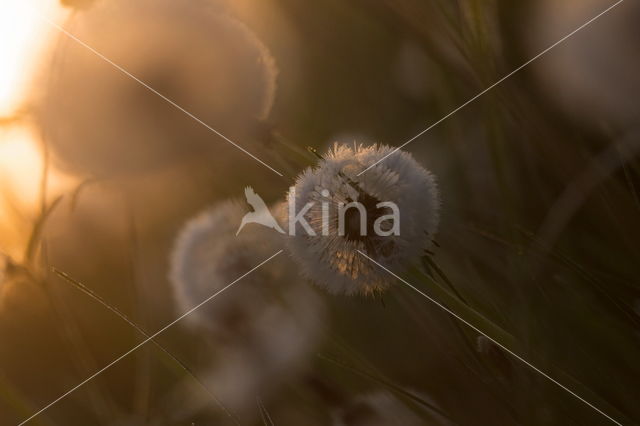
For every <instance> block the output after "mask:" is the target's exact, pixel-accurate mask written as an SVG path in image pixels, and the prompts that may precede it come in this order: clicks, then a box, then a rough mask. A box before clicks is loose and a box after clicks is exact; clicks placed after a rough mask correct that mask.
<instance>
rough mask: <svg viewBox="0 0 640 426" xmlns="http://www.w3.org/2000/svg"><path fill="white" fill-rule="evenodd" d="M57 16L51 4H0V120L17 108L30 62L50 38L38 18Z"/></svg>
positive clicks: (19, 0)
mask: <svg viewBox="0 0 640 426" xmlns="http://www.w3.org/2000/svg"><path fill="white" fill-rule="evenodd" d="M61 12H62V10H61V9H60V8H59V6H57V3H56V2H54V1H52V0H39V1H24V0H9V1H3V2H2V3H0V116H6V115H10V114H12V113H13V112H14V111H15V109H16V108H17V107H18V106H19V104H20V101H21V99H22V96H23V95H24V92H25V90H26V86H27V84H28V82H29V76H30V75H31V74H32V73H31V71H32V68H33V66H34V62H35V60H36V58H37V56H38V53H39V51H40V49H41V48H42V47H43V46H44V43H45V42H46V40H47V37H48V36H49V35H50V34H51V28H50V26H48V25H47V24H46V23H45V22H44V21H43V20H42V19H41V18H40V16H39V14H40V13H42V14H46V16H48V17H51V18H55V17H58V16H60V14H61Z"/></svg>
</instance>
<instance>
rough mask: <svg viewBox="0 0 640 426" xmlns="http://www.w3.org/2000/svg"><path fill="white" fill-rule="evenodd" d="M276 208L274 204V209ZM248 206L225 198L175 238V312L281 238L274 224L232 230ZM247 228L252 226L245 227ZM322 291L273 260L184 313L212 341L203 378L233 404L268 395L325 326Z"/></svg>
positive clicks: (297, 367)
mask: <svg viewBox="0 0 640 426" xmlns="http://www.w3.org/2000/svg"><path fill="white" fill-rule="evenodd" d="M278 210H279V209H278V208H277V207H276V208H274V211H278ZM246 212H247V208H246V207H245V206H244V205H243V204H241V203H240V202H237V201H235V200H232V201H226V202H223V203H221V204H218V205H216V206H214V207H211V208H209V209H207V210H206V211H204V212H202V213H200V214H199V215H197V216H196V217H195V218H194V219H192V220H190V221H189V222H188V223H187V224H186V225H185V227H184V228H183V230H182V231H181V232H180V235H179V236H178V238H177V241H176V245H175V248H174V250H173V255H172V258H171V272H170V280H171V283H172V285H173V288H174V291H175V295H176V300H177V304H178V306H179V309H180V311H187V310H188V309H190V308H192V307H193V306H196V305H197V304H198V303H200V302H202V301H203V300H205V299H206V298H207V297H209V296H210V295H212V294H214V293H215V292H216V291H219V290H220V289H222V288H223V287H225V286H227V285H229V284H230V283H232V282H233V281H235V280H237V279H238V278H239V277H240V276H242V275H244V274H245V273H246V272H247V271H249V270H251V269H252V268H254V267H255V266H257V265H258V264H259V263H260V262H262V261H263V260H264V259H266V258H268V257H269V256H272V255H273V254H274V253H275V252H276V251H278V250H279V249H280V248H281V247H282V245H283V237H282V236H281V234H279V233H278V232H277V231H275V230H272V229H268V228H265V227H262V226H259V225H249V227H250V229H248V230H247V232H242V233H240V234H239V235H237V236H236V230H237V227H238V224H239V221H240V219H241V218H242V217H243V215H244V214H245V213H246ZM249 231H250V232H249ZM325 316H326V312H325V309H324V306H323V304H322V301H321V299H320V297H319V296H318V295H317V294H315V292H314V290H313V289H312V288H311V287H309V286H307V285H305V284H304V283H303V282H301V280H299V279H298V276H297V275H296V268H295V265H292V264H291V263H290V262H287V260H286V259H285V258H282V259H277V260H274V261H272V262H269V263H267V264H264V265H263V266H261V267H260V268H258V269H256V270H255V271H253V272H252V273H251V274H249V275H247V276H246V277H244V278H242V280H241V281H240V282H238V283H237V285H234V286H233V287H232V288H229V289H228V291H226V292H225V293H223V294H220V296H219V297H217V298H216V300H215V302H212V303H210V304H207V305H205V306H203V307H202V308H200V309H198V310H197V311H195V312H194V313H193V314H191V315H190V316H189V317H187V318H186V320H187V321H189V323H190V324H191V325H192V326H194V327H195V328H196V329H198V330H203V331H204V332H205V334H206V336H207V341H209V342H211V344H212V345H211V346H212V348H213V351H214V353H213V355H214V356H213V359H214V361H213V362H212V365H211V367H210V368H209V369H208V370H207V371H206V372H205V373H204V374H203V377H204V380H205V382H206V383H208V384H209V385H210V386H211V388H212V389H215V390H216V393H217V395H218V396H219V397H220V398H221V400H223V401H224V403H225V404H226V405H227V406H228V407H230V408H232V409H233V410H240V411H242V410H245V409H253V407H254V405H253V397H254V395H256V394H265V395H269V394H271V393H274V391H275V387H276V386H279V385H280V384H281V383H282V381H283V380H286V379H287V378H288V377H291V376H292V375H295V374H297V373H298V372H299V371H301V369H302V368H303V366H304V365H305V363H306V362H307V360H308V359H309V354H310V351H312V350H313V348H315V344H316V343H317V342H318V341H319V338H320V335H321V330H322V329H323V328H324V326H325V325H326V321H325V320H324V318H325Z"/></svg>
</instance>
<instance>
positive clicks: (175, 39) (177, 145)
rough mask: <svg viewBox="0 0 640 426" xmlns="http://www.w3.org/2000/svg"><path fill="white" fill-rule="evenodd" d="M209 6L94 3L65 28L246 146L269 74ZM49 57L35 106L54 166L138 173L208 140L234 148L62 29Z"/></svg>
mask: <svg viewBox="0 0 640 426" xmlns="http://www.w3.org/2000/svg"><path fill="white" fill-rule="evenodd" d="M216 3H217V2H215V1H213V0H194V1H189V2H177V1H170V0H110V1H103V2H96V3H95V4H94V5H93V6H92V7H90V8H88V9H87V10H83V11H81V12H79V13H77V14H73V15H72V16H71V18H70V20H69V22H67V23H66V24H65V28H67V29H68V30H69V32H70V33H72V34H73V35H74V36H75V37H77V39H79V40H82V42H83V43H86V44H87V45H89V46H91V47H92V48H93V49H95V50H96V51H97V52H99V53H100V54H101V55H103V56H104V57H106V58H107V59H108V60H110V61H112V62H113V63H115V64H117V65H118V66H120V67H122V68H123V69H124V70H126V72H128V73H130V74H131V75H133V76H134V77H135V78H137V79H139V80H141V81H142V82H144V83H145V84H147V85H148V86H149V87H151V88H152V89H154V90H155V91H157V92H158V93H160V94H161V95H163V96H165V97H166V98H168V99H170V100H171V101H173V102H175V103H176V104H177V105H179V106H180V107H182V108H184V109H185V110H186V111H188V112H189V113H190V114H193V115H194V116H195V117H197V118H198V119H199V120H201V121H202V122H204V123H206V124H207V125H209V126H211V127H213V128H215V129H216V130H217V131H219V132H220V133H222V134H224V135H225V136H226V137H228V138H230V139H231V140H238V141H239V140H243V141H245V144H246V143H249V142H250V141H255V139H256V137H255V134H256V133H257V132H258V130H259V129H260V128H261V127H262V126H263V123H262V121H263V120H265V119H266V118H267V117H268V116H269V113H270V111H271V108H272V105H273V102H274V98H275V92H276V78H277V74H278V70H277V67H276V64H275V60H274V58H273V57H272V56H271V54H270V52H269V50H268V49H267V47H266V46H265V45H264V44H263V43H262V42H261V41H260V40H259V39H258V37H257V36H256V35H255V34H254V33H253V32H252V31H251V30H250V29H249V28H248V27H247V26H246V25H244V24H243V23H241V22H239V21H238V20H236V19H234V18H233V17H231V16H229V15H228V14H226V13H225V12H224V11H223V10H222V8H221V7H218V6H216ZM51 56H52V59H51V62H50V64H51V65H50V68H48V69H46V72H45V73H44V75H43V79H42V80H43V82H42V85H43V86H44V87H43V96H42V98H41V99H38V100H37V102H36V103H37V106H38V108H37V116H38V119H39V122H40V124H41V125H42V126H43V127H44V128H45V129H46V130H47V135H48V139H49V141H50V146H51V148H52V153H53V154H54V157H53V158H54V159H55V160H57V162H58V163H59V165H61V166H64V167H66V168H68V169H71V170H73V171H79V172H83V173H91V174H93V175H113V174H123V173H140V172H141V171H145V170H148V169H149V168H157V167H161V166H163V165H165V164H167V163H168V162H175V161H176V159H181V158H194V157H195V156H198V155H201V154H206V153H209V154H210V153H212V152H213V145H214V144H215V146H216V147H217V148H218V149H223V150H224V149H228V150H232V149H235V148H233V147H232V146H231V145H230V144H228V143H227V142H225V141H222V140H220V139H219V138H218V137H217V136H216V135H215V134H212V133H211V131H210V130H209V129H207V128H205V127H204V126H202V125H201V124H200V123H198V122H196V121H195V120H194V119H193V118H191V117H188V116H187V115H186V114H185V113H184V112H183V111H180V110H179V109H178V108H176V107H175V106H173V105H171V104H170V103H169V102H168V101H167V100H165V99H162V98H161V97H160V96H159V95H158V94H156V93H152V91H150V90H149V89H147V88H145V87H144V86H143V85H142V84H140V83H139V82H136V81H134V79H133V78H131V77H130V76H127V75H125V74H124V73H123V72H121V71H120V70H118V69H116V68H115V67H114V66H113V65H112V64H109V63H107V62H106V61H105V60H103V59H101V58H99V57H98V56H97V55H96V54H94V53H93V52H91V51H89V49H87V48H86V47H85V46H82V45H80V44H79V43H77V42H75V41H73V40H71V39H69V38H68V37H67V36H66V35H62V34H61V35H60V42H59V43H57V44H56V47H55V50H54V51H53V52H52V55H51ZM251 143H252V142H251ZM220 144H222V145H223V147H222V148H220Z"/></svg>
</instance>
